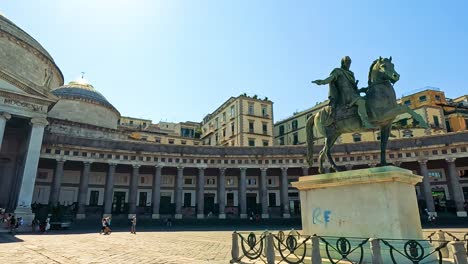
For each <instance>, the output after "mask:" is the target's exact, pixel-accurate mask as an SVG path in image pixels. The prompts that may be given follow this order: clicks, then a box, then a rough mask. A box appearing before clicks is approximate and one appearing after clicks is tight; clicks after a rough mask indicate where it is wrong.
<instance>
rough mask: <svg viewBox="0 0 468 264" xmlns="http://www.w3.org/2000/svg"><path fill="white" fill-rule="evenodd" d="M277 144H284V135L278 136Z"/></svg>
mask: <svg viewBox="0 0 468 264" xmlns="http://www.w3.org/2000/svg"><path fill="white" fill-rule="evenodd" d="M279 144H280V145H284V137H280V138H279Z"/></svg>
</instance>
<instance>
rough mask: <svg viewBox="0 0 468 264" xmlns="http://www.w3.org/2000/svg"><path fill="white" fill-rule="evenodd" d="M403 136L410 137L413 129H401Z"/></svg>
mask: <svg viewBox="0 0 468 264" xmlns="http://www.w3.org/2000/svg"><path fill="white" fill-rule="evenodd" d="M403 137H404V138H410V137H413V131H412V130H409V129H405V130H403Z"/></svg>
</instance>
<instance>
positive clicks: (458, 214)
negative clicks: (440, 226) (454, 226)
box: [457, 211, 467, 217]
mask: <svg viewBox="0 0 468 264" xmlns="http://www.w3.org/2000/svg"><path fill="white" fill-rule="evenodd" d="M457 216H458V217H467V214H466V211H458V212H457Z"/></svg>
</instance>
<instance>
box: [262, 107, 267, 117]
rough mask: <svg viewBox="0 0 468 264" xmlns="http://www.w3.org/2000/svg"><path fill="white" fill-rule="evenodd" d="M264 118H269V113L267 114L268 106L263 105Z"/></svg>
mask: <svg viewBox="0 0 468 264" xmlns="http://www.w3.org/2000/svg"><path fill="white" fill-rule="evenodd" d="M262 116H263V117H268V112H267V106H266V105H262Z"/></svg>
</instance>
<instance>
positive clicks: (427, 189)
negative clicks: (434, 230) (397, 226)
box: [418, 160, 437, 215]
mask: <svg viewBox="0 0 468 264" xmlns="http://www.w3.org/2000/svg"><path fill="white" fill-rule="evenodd" d="M418 162H419V170H420V172H421V176H423V180H422V187H423V192H424V200H426V208H427V210H428V211H429V213H430V214H434V215H437V213H436V211H435V206H434V199H433V198H432V189H431V182H430V180H429V171H428V170H427V160H418Z"/></svg>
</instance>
